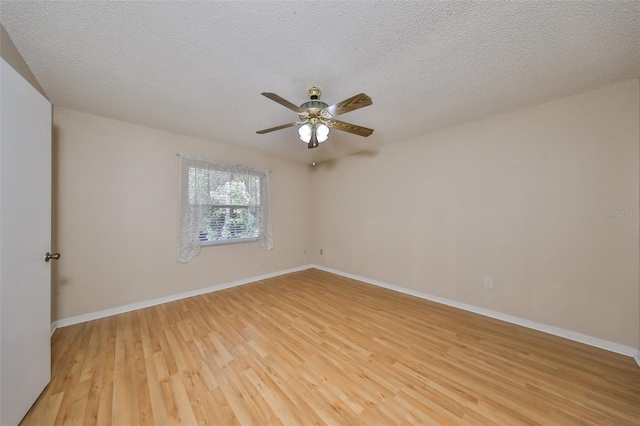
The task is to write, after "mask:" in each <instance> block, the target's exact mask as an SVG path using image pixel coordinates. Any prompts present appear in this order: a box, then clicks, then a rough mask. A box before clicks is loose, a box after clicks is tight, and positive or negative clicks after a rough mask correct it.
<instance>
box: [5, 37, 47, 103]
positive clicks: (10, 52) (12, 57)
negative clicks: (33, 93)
mask: <svg viewBox="0 0 640 426" xmlns="http://www.w3.org/2000/svg"><path fill="white" fill-rule="evenodd" d="M0 57H2V59H4V60H5V61H7V63H8V64H9V65H11V67H12V68H13V69H14V70H16V71H18V73H19V74H20V75H21V76H22V78H24V79H25V80H27V81H28V82H29V84H31V85H32V86H33V87H35V88H36V90H37V91H38V92H40V93H41V94H42V96H44V97H45V98H46V97H47V94H46V93H44V90H43V89H42V87H41V86H40V83H38V80H37V79H36V77H35V76H34V75H33V73H32V72H31V69H30V68H29V66H28V65H27V63H26V62H25V61H24V58H23V57H22V55H21V54H20V52H18V49H16V46H15V45H14V44H13V41H12V40H11V37H9V34H7V31H5V29H4V27H3V26H2V25H0ZM47 99H48V98H47Z"/></svg>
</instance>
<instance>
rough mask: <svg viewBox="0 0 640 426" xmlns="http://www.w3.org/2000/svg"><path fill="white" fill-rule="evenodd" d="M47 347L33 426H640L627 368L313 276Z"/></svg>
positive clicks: (77, 333)
mask: <svg viewBox="0 0 640 426" xmlns="http://www.w3.org/2000/svg"><path fill="white" fill-rule="evenodd" d="M52 344H53V351H52V352H53V379H52V380H51V383H50V384H49V386H48V387H47V389H46V390H45V392H44V393H43V394H42V396H41V397H40V399H39V400H38V401H37V402H36V404H35V405H34V406H33V408H32V409H31V411H30V412H29V414H28V415H27V417H26V418H25V419H24V421H23V423H22V424H23V425H49V424H59V425H93V424H101V425H102V424H113V425H134V424H154V425H155V424H158V425H159V424H189V425H191V424H213V425H226V424H245V425H266V424H287V425H307V424H323V423H330V424H344V425H347V424H348V425H352V424H376V425H380V424H498V425H506V424H543V425H556V424H557V425H569V424H585V423H586V424H600V425H603V424H607V425H610V424H639V423H640V368H638V366H637V365H636V364H635V362H634V361H633V360H632V359H631V358H628V357H625V356H622V355H616V354H612V353H609V352H606V351H603V350H599V349H595V348H592V347H588V346H585V345H581V344H579V343H574V342H570V341H567V340H564V339H561V338H557V337H553V336H549V335H546V334H543V333H539V332H536V331H532V330H529V329H526V328H522V327H518V326H514V325H510V324H506V323H502V322H500V321H496V320H492V319H487V318H484V317H481V316H478V315H475V314H471V313H467V312H464V311H460V310H456V309H453V308H450V307H446V306H442V305H438V304H435V303H431V302H428V301H425V300H421V299H417V298H413V297H410V296H406V295H403V294H399V293H394V292H391V291H388V290H384V289H380V288H377V287H374V286H370V285H367V284H363V283H360V282H357V281H353V280H349V279H346V278H342V277H338V276H335V275H331V274H328V273H325V272H321V271H317V270H308V271H303V272H299V273H294V274H290V275H286V276H282V277H277V278H272V279H268V280H265V281H261V282H258V283H254V284H248V285H244V286H241V287H236V288H232V289H228V290H224V291H220V292H216V293H210V294H207V295H203V296H197V297H193V298H190V299H185V300H181V301H177V302H172V303H167V304H164V305H160V306H155V307H151V308H147V309H142V310H139V311H135V312H131V313H126V314H122V315H118V316H113V317H110V318H104V319H100V320H95V321H91V322H87V323H84V324H78V325H74V326H70V327H66V328H62V329H59V330H57V331H56V332H55V334H54V336H53V342H52Z"/></svg>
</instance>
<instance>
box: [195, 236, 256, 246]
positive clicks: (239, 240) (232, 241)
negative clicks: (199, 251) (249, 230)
mask: <svg viewBox="0 0 640 426" xmlns="http://www.w3.org/2000/svg"><path fill="white" fill-rule="evenodd" d="M257 241H258V238H257V237H256V238H232V239H228V240H218V241H200V247H211V246H226V245H228V244H242V243H253V242H257Z"/></svg>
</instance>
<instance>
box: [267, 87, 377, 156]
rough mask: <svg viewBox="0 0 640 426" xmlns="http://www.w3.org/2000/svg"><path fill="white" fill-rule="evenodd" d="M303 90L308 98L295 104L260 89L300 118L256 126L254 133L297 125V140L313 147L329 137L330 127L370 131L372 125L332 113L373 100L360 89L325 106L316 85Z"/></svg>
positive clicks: (363, 132) (368, 132)
mask: <svg viewBox="0 0 640 426" xmlns="http://www.w3.org/2000/svg"><path fill="white" fill-rule="evenodd" d="M307 93H308V95H309V98H310V100H308V101H307V102H305V103H303V104H302V105H300V106H297V105H295V104H293V103H291V102H289V101H288V100H286V99H284V98H282V97H280V96H278V95H276V94H275V93H269V92H262V93H261V94H262V95H263V96H266V97H267V98H269V99H271V100H272V101H275V102H277V103H279V104H280V105H282V106H285V107H287V108H289V109H290V110H293V111H295V112H297V113H298V118H299V119H300V121H294V122H293V123H287V124H283V125H281V126H276V127H271V128H269V129H264V130H259V131H257V132H256V133H258V134H260V135H262V134H264V133H269V132H274V131H276V130H281V129H286V128H287V127H293V126H300V128H299V129H298V134H299V136H300V140H301V141H303V142H304V143H306V144H307V147H308V148H316V147H317V146H319V145H320V144H321V143H322V142H324V141H326V140H327V139H328V137H329V129H330V128H333V129H336V130H342V131H343V132H349V133H353V134H354V135H358V136H364V137H367V136H369V135H370V134H372V133H373V129H369V128H367V127H362V126H357V125H355V124H351V123H345V122H344V121H340V120H336V119H334V117H336V116H338V115H340V114H345V113H347V112H351V111H354V110H356V109H360V108H364V107H366V106H369V105H371V104H373V102H372V101H371V98H370V97H369V96H367V95H365V94H364V93H360V94H357V95H355V96H352V97H350V98H349V99H345V100H344V101H342V102H338V103H337V104H334V105H331V106H329V105H328V104H326V103H325V102H322V101H321V100H320V95H322V90H320V88H319V87H312V88H310V89H309V90H307Z"/></svg>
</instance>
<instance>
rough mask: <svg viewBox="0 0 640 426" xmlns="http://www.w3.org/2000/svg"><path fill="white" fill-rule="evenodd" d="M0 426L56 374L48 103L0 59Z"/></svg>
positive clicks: (17, 417)
mask: <svg viewBox="0 0 640 426" xmlns="http://www.w3.org/2000/svg"><path fill="white" fill-rule="evenodd" d="M0 61H2V63H1V64H0V66H1V68H0V425H2V426H9V425H17V424H18V423H20V421H21V420H22V418H23V417H24V415H25V414H26V413H27V411H29V408H30V407H31V405H33V403H34V402H35V400H36V399H37V398H38V396H39V395H40V393H41V392H42V390H43V389H44V388H45V386H46V385H47V383H49V380H50V378H51V301H50V299H51V269H50V268H51V265H50V262H48V263H47V262H45V261H44V254H45V253H46V252H48V251H49V250H50V248H51V247H50V245H51V104H50V103H49V101H47V100H46V99H45V98H44V97H43V96H42V95H41V94H40V93H39V92H38V91H37V90H36V89H34V88H33V87H32V86H31V85H30V84H29V83H28V82H27V81H26V80H25V79H24V78H22V76H21V75H20V74H18V73H17V72H16V71H15V70H14V69H13V68H12V67H11V66H10V65H9V64H7V63H6V62H5V61H4V60H3V59H0Z"/></svg>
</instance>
